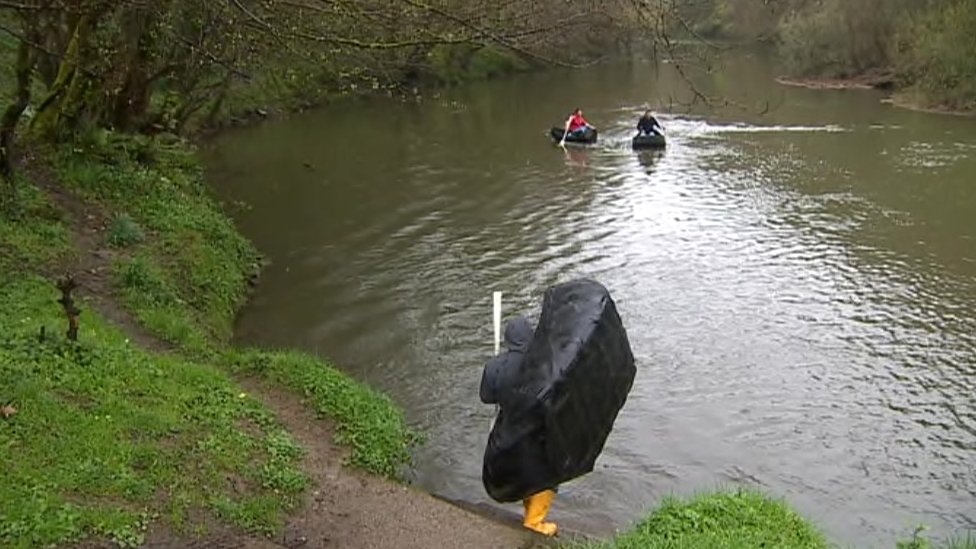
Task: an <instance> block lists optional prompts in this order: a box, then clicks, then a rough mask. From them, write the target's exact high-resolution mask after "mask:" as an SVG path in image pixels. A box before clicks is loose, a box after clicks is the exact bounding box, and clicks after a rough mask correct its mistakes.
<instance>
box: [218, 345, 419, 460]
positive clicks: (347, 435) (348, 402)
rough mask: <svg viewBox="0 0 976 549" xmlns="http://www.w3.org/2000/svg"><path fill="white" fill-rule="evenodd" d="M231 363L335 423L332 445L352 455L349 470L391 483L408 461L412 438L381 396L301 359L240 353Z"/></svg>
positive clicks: (398, 413) (325, 366) (279, 354)
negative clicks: (293, 393) (304, 399)
mask: <svg viewBox="0 0 976 549" xmlns="http://www.w3.org/2000/svg"><path fill="white" fill-rule="evenodd" d="M232 360H233V364H234V366H233V369H234V371H236V372H237V373H239V374H242V375H257V376H261V377H263V378H265V379H267V380H269V381H271V382H273V383H275V384H277V385H281V386H284V387H288V388H290V389H292V390H293V391H296V392H299V393H301V394H303V395H305V396H306V397H307V399H308V402H309V404H310V405H311V406H312V407H313V408H314V409H315V410H316V411H317V412H318V413H319V414H321V415H322V416H325V417H329V418H332V419H333V420H335V422H336V427H337V433H336V440H337V442H339V443H340V444H343V445H345V446H348V447H349V448H350V449H351V450H352V452H351V454H350V456H349V462H350V463H351V464H352V465H354V466H356V467H359V468H361V469H363V470H365V471H368V472H371V473H375V474H378V475H382V476H385V477H388V478H396V476H397V473H398V472H399V471H400V468H401V467H402V466H403V465H404V464H406V463H407V462H408V461H409V458H410V454H409V448H410V445H411V444H413V443H415V442H417V441H418V438H417V434H416V433H413V432H412V431H410V430H409V429H408V428H407V427H406V425H405V423H404V419H403V413H402V412H401V411H400V410H399V409H398V408H397V407H396V406H395V405H394V404H393V403H392V402H391V401H390V400H389V398H387V397H386V396H384V395H382V394H381V393H378V392H376V391H374V390H373V389H371V388H369V387H368V386H366V385H364V384H362V383H358V382H356V381H355V380H353V379H351V378H350V377H348V376H346V375H345V374H343V373H341V372H339V371H338V370H336V369H335V368H334V367H332V366H331V365H329V364H326V363H324V362H322V361H320V360H318V359H316V358H314V357H311V356H308V355H305V354H302V353H297V352H277V353H274V352H261V351H245V352H240V353H237V354H236V356H234V358H233V359H232Z"/></svg>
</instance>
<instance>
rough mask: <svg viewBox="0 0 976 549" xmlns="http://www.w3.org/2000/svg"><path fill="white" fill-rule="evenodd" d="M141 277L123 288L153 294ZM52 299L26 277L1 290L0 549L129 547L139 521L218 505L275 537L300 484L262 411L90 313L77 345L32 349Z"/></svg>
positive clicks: (49, 343) (55, 308)
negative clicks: (92, 543)
mask: <svg viewBox="0 0 976 549" xmlns="http://www.w3.org/2000/svg"><path fill="white" fill-rule="evenodd" d="M151 276H152V275H149V276H148V277H147V276H146V274H145V273H141V274H137V271H136V270H133V271H132V274H131V280H132V281H134V283H136V281H138V282H137V283H138V284H142V285H143V286H145V287H149V288H152V287H153V285H154V284H155V282H152V281H151ZM57 295H58V293H57V291H56V290H55V289H54V288H53V287H52V286H51V285H50V284H49V283H46V282H45V281H43V280H41V279H38V278H35V277H31V276H24V277H21V278H20V280H18V281H16V282H12V283H8V284H4V285H2V286H0V308H2V309H3V311H4V314H3V315H0V379H3V380H4V383H3V385H2V387H0V402H3V403H4V404H8V403H9V404H11V405H13V406H14V407H16V409H17V413H16V415H14V416H13V417H11V418H9V419H7V420H0V450H2V451H0V470H3V471H4V474H3V475H0V546H4V547H38V546H46V545H50V544H57V543H66V542H71V541H76V540H81V539H84V538H88V537H92V536H94V537H100V538H106V539H109V540H113V541H115V542H116V543H117V544H120V545H122V546H136V545H139V544H140V543H141V542H142V540H143V536H144V532H145V530H146V527H147V524H148V522H149V520H150V519H151V518H154V517H155V516H157V515H160V516H162V517H164V518H165V519H166V520H168V521H169V522H171V523H172V524H174V525H175V526H177V527H180V528H188V527H190V526H192V521H193V518H192V517H193V516H195V513H194V512H193V511H194V510H197V511H199V510H205V509H208V508H210V509H214V510H215V511H216V512H218V513H223V511H224V502H226V501H236V502H239V505H240V509H241V510H240V511H239V513H238V514H237V516H239V517H240V521H239V523H240V524H241V525H243V526H245V527H247V528H248V529H250V530H252V531H255V532H273V531H275V530H276V529H277V528H278V527H280V525H281V524H282V520H283V518H282V517H283V514H284V512H285V511H286V510H287V509H290V508H291V507H292V506H293V505H294V504H295V503H296V502H297V497H296V496H297V494H298V493H300V492H301V490H303V489H304V487H305V482H306V481H305V478H304V476H303V475H302V473H301V472H300V471H299V469H298V460H299V459H300V456H301V452H300V450H299V449H298V448H297V446H296V445H295V444H294V442H293V441H292V440H291V439H290V437H288V435H287V434H286V433H284V432H283V431H282V430H281V427H279V426H278V425H277V423H276V421H275V419H274V417H273V416H272V415H271V414H270V412H268V410H266V409H265V408H264V407H263V406H262V405H261V404H259V403H257V402H255V401H254V400H253V399H251V398H250V397H248V396H247V395H245V394H243V393H240V391H239V389H236V388H235V386H234V385H233V384H232V382H231V381H230V380H229V379H228V377H227V376H226V374H225V373H223V372H222V371H221V370H219V369H216V368H214V367H212V366H208V365H204V364H200V363H196V362H192V361H188V360H185V359H181V358H178V357H174V356H161V355H151V354H149V353H147V352H145V351H143V350H140V349H139V348H137V347H134V346H133V345H131V344H130V343H129V341H128V340H127V339H126V338H125V336H124V335H123V334H122V333H120V332H119V331H118V330H116V329H113V328H111V327H109V326H107V325H106V324H105V323H104V321H103V320H102V319H100V318H99V317H97V316H96V315H94V314H92V313H91V312H90V309H89V308H85V309H86V311H85V312H84V313H83V314H82V322H81V332H80V338H79V339H80V341H79V342H78V343H76V344H72V343H69V342H67V341H64V340H63V339H62V338H60V337H57V336H52V335H48V336H47V337H46V338H44V339H43V340H41V341H39V340H38V333H39V330H40V328H41V327H42V326H43V327H46V328H47V333H48V334H56V333H60V332H61V330H62V329H63V326H64V318H63V313H62V312H61V311H60V310H59V305H58V304H57V303H56V301H55V300H56V299H57ZM164 298H165V296H164ZM83 308H84V307H83ZM196 514H198V513H196Z"/></svg>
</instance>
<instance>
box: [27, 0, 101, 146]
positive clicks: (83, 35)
mask: <svg viewBox="0 0 976 549" xmlns="http://www.w3.org/2000/svg"><path fill="white" fill-rule="evenodd" d="M88 27H89V18H88V16H87V15H84V16H82V17H80V18H79V19H78V22H77V23H76V24H75V26H74V30H73V31H72V33H71V41H70V42H68V49H67V51H65V54H64V57H62V59H61V63H60V65H59V67H58V76H57V78H55V80H54V84H53V85H52V86H51V90H50V92H48V95H47V97H45V98H44V100H43V101H41V104H40V106H38V107H37V115H36V116H35V117H34V119H33V120H32V121H31V128H32V129H35V130H36V131H37V132H38V133H39V134H40V135H42V136H44V137H46V138H58V137H59V136H60V135H62V133H63V130H64V129H66V128H65V126H64V123H65V119H66V118H67V119H69V120H71V119H72V118H73V117H74V114H75V112H74V111H75V110H76V109H77V108H79V107H80V101H81V97H82V94H83V92H84V87H85V86H84V83H85V81H86V80H87V79H86V78H84V76H83V72H84V71H83V67H82V49H83V48H84V45H85V43H86V42H87V38H88V32H89V28H88Z"/></svg>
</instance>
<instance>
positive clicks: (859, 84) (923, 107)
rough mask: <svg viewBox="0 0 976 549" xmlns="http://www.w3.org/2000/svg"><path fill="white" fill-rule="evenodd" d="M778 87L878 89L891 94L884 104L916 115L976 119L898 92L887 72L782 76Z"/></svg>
mask: <svg viewBox="0 0 976 549" xmlns="http://www.w3.org/2000/svg"><path fill="white" fill-rule="evenodd" d="M775 80H776V83H777V84H781V85H783V86H790V87H794V88H805V89H808V90H878V91H884V92H888V94H889V95H888V96H887V97H885V98H884V99H882V100H881V102H882V103H885V104H888V105H891V106H893V107H898V108H900V109H906V110H910V111H916V112H924V113H929V114H941V115H950V116H966V117H971V116H976V111H967V110H958V109H953V108H952V107H949V106H947V105H942V106H940V105H937V104H936V105H932V104H930V102H928V101H927V100H926V99H925V97H924V96H921V95H919V94H917V93H914V92H912V91H911V90H904V89H899V88H898V87H897V86H896V84H895V80H894V76H893V75H892V74H891V73H890V72H887V71H878V72H868V73H865V74H863V75H860V76H856V77H853V78H790V77H786V76H780V77H777V78H776V79H775Z"/></svg>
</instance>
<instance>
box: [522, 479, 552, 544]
mask: <svg viewBox="0 0 976 549" xmlns="http://www.w3.org/2000/svg"><path fill="white" fill-rule="evenodd" d="M554 497H556V492H553V491H552V490H545V491H542V492H539V493H538V494H533V495H531V496H529V497H528V498H527V499H525V500H523V501H522V505H523V506H524V507H525V518H524V519H523V520H522V525H523V526H525V527H526V528H528V529H529V530H532V531H534V532H538V533H540V534H542V535H544V536H555V535H556V531H557V530H558V528H557V527H556V523H555V522H546V515H548V514H549V507H551V506H552V500H553V498H554Z"/></svg>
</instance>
